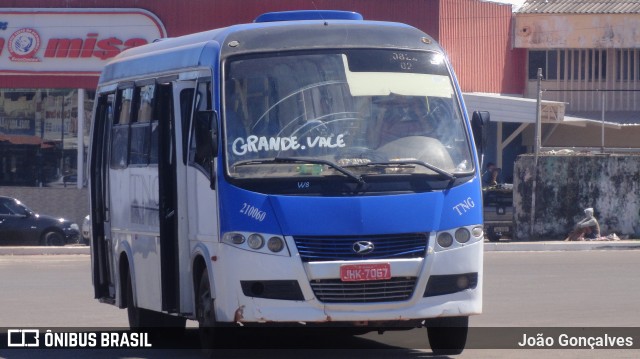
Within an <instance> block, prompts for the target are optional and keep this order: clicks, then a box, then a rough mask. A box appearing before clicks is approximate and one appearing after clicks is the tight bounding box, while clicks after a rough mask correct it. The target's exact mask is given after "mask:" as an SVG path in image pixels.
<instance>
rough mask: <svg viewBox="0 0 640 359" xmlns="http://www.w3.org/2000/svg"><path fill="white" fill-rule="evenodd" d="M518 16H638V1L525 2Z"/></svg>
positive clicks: (571, 0)
mask: <svg viewBox="0 0 640 359" xmlns="http://www.w3.org/2000/svg"><path fill="white" fill-rule="evenodd" d="M517 13H518V14H640V1H638V0H527V1H526V2H525V3H524V4H523V5H522V7H520V9H518V11H517Z"/></svg>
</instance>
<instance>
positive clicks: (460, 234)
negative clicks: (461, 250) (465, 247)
mask: <svg viewBox="0 0 640 359" xmlns="http://www.w3.org/2000/svg"><path fill="white" fill-rule="evenodd" d="M470 238H471V233H469V230H468V229H466V228H464V227H462V228H458V229H457V230H456V241H458V243H467V242H468V241H469V239H470Z"/></svg>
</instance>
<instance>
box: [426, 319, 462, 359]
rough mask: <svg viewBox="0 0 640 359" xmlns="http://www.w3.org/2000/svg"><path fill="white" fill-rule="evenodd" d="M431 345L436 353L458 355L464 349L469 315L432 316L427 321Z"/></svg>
mask: <svg viewBox="0 0 640 359" xmlns="http://www.w3.org/2000/svg"><path fill="white" fill-rule="evenodd" d="M425 324H426V326H427V335H428V337H429V345H430V346H431V350H432V351H433V354H435V355H458V354H460V353H462V351H463V350H464V346H465V344H466V343H467V332H468V331H469V317H442V318H431V319H427V320H426V321H425Z"/></svg>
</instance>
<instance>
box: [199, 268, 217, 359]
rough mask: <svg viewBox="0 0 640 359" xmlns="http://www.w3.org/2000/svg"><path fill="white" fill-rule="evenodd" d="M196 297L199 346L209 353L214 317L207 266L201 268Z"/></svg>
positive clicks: (212, 341)
mask: <svg viewBox="0 0 640 359" xmlns="http://www.w3.org/2000/svg"><path fill="white" fill-rule="evenodd" d="M196 298H197V303H196V304H197V307H196V318H197V319H198V336H199V338H200V346H201V347H202V350H203V351H204V352H205V353H209V352H211V350H212V349H213V344H214V328H215V322H216V318H215V313H214V310H213V299H212V298H211V287H210V284H209V273H208V272H207V268H204V269H203V270H202V275H201V276H200V283H198V293H197V296H196Z"/></svg>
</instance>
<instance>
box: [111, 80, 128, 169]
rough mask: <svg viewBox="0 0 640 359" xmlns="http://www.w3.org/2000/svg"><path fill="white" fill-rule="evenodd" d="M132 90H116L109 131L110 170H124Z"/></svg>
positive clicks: (126, 160)
mask: <svg viewBox="0 0 640 359" xmlns="http://www.w3.org/2000/svg"><path fill="white" fill-rule="evenodd" d="M132 102H133V88H125V89H120V90H118V96H117V110H116V117H115V118H114V123H113V127H112V129H111V131H112V134H111V168H114V169H119V168H126V167H127V165H128V154H129V122H130V119H131V103H132Z"/></svg>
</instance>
